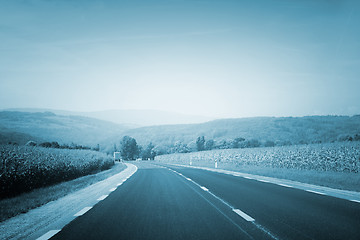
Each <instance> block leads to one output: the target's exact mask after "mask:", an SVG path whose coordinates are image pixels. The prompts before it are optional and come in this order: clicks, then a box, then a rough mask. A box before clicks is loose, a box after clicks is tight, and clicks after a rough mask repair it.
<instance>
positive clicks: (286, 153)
mask: <svg viewBox="0 0 360 240" xmlns="http://www.w3.org/2000/svg"><path fill="white" fill-rule="evenodd" d="M155 160H157V161H159V162H163V163H177V164H184V165H189V164H190V161H191V162H192V165H193V166H203V167H214V163H215V160H216V161H217V162H218V168H221V169H226V170H234V171H239V172H244V173H250V174H257V175H263V176H269V177H276V178H283V179H289V180H294V181H299V182H304V183H310V184H315V185H321V186H327V187H332V188H338V189H344V190H352V191H359V192H360V142H335V143H324V144H309V145H294V146H281V147H263V148H244V149H223V150H212V151H202V152H193V153H179V154H169V155H161V156H157V157H156V158H155Z"/></svg>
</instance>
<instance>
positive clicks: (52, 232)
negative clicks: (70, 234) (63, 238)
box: [36, 230, 61, 240]
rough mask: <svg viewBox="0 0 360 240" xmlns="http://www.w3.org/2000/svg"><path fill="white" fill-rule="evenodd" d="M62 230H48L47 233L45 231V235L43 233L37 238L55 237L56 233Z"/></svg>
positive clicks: (43, 239)
mask: <svg viewBox="0 0 360 240" xmlns="http://www.w3.org/2000/svg"><path fill="white" fill-rule="evenodd" d="M60 231H61V230H51V231H48V232H47V233H45V234H44V235H42V236H41V237H39V238H37V239H36V240H48V239H50V238H51V237H53V236H54V235H55V234H57V233H58V232H60Z"/></svg>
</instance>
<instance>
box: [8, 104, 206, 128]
mask: <svg viewBox="0 0 360 240" xmlns="http://www.w3.org/2000/svg"><path fill="white" fill-rule="evenodd" d="M6 111H19V112H52V113H55V114H58V115H65V116H69V115H74V116H84V117H90V118H97V119H101V120H105V121H110V122H114V123H118V124H121V125H125V126H128V127H130V128H134V127H142V126H154V125H164V124H190V123H202V122H206V121H210V120H213V119H212V118H209V117H203V116H196V115H187V114H180V113H174V112H167V111H158V110H106V111H93V112H73V111H64V110H55V109H43V108H13V109H6Z"/></svg>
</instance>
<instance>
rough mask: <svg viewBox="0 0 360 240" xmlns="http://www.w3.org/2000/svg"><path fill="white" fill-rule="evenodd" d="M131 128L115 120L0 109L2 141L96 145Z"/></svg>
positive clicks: (0, 135) (0, 136) (0, 134)
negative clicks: (116, 122)
mask: <svg viewBox="0 0 360 240" xmlns="http://www.w3.org/2000/svg"><path fill="white" fill-rule="evenodd" d="M127 129H128V128H127V127H125V126H122V125H119V124H115V123H112V122H107V121H103V120H98V119H94V118H88V117H81V116H63V115H56V114H54V113H51V112H37V113H30V112H13V111H2V112H0V138H1V140H0V142H5V143H6V142H9V141H12V142H17V143H19V144H23V143H24V142H27V141H28V140H35V141H39V140H41V141H57V142H59V143H61V144H70V143H72V142H73V143H76V144H82V145H88V146H90V147H91V146H95V145H96V144H97V143H100V142H102V141H104V139H107V138H109V137H111V136H118V135H120V134H121V133H122V132H124V131H125V130H127Z"/></svg>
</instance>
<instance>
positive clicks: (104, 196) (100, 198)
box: [97, 195, 108, 201]
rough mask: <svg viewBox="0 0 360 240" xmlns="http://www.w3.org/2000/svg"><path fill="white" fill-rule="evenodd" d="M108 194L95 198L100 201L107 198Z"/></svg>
mask: <svg viewBox="0 0 360 240" xmlns="http://www.w3.org/2000/svg"><path fill="white" fill-rule="evenodd" d="M107 196H108V195H102V196H101V197H99V198H98V199H97V200H98V201H102V200H104V199H105V198H107Z"/></svg>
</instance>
